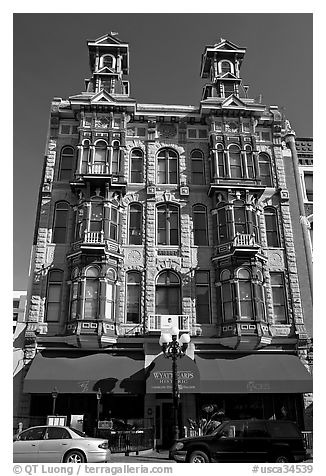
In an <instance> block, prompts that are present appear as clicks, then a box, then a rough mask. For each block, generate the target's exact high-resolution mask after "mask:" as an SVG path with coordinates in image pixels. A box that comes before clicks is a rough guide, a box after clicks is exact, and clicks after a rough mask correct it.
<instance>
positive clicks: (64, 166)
mask: <svg viewBox="0 0 326 476" xmlns="http://www.w3.org/2000/svg"><path fill="white" fill-rule="evenodd" d="M73 162H74V149H73V148H72V147H63V148H62V150H61V158H60V170H59V177H58V180H59V181H62V182H66V181H69V180H71V178H72V172H73Z"/></svg>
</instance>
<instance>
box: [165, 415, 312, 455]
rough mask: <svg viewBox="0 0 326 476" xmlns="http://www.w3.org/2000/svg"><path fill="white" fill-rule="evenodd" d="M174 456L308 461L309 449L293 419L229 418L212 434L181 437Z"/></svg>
mask: <svg viewBox="0 0 326 476" xmlns="http://www.w3.org/2000/svg"><path fill="white" fill-rule="evenodd" d="M170 458H171V459H174V460H175V461H178V462H187V463H210V462H216V463H222V462H223V463H224V462H232V463H237V462H251V463H256V462H257V463H258V462H275V463H287V462H292V461H303V460H305V459H306V450H305V445H304V439H303V437H302V434H301V432H300V430H299V429H298V428H297V426H296V425H295V423H293V422H291V421H283V420H229V421H225V422H224V423H222V424H221V425H219V426H218V427H217V428H216V429H215V430H214V431H213V433H211V434H210V435H205V436H196V437H191V438H182V439H179V440H177V441H176V442H175V443H174V445H173V446H172V448H171V450H170Z"/></svg>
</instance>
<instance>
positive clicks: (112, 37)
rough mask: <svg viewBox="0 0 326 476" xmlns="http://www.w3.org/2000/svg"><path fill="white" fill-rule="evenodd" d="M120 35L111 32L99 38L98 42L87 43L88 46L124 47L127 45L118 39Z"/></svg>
mask: <svg viewBox="0 0 326 476" xmlns="http://www.w3.org/2000/svg"><path fill="white" fill-rule="evenodd" d="M117 35H118V33H115V32H111V33H110V34H109V33H107V34H106V35H103V36H101V37H100V38H97V39H96V40H90V41H88V42H87V45H88V46H107V45H122V44H125V42H124V41H121V40H119V38H117Z"/></svg>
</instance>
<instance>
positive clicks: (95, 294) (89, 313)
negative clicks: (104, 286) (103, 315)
mask: <svg viewBox="0 0 326 476" xmlns="http://www.w3.org/2000/svg"><path fill="white" fill-rule="evenodd" d="M85 274H86V281H85V298H84V319H97V318H98V314H99V275H100V272H99V269H98V268H97V267H95V266H90V267H89V268H87V270H86V273H85Z"/></svg>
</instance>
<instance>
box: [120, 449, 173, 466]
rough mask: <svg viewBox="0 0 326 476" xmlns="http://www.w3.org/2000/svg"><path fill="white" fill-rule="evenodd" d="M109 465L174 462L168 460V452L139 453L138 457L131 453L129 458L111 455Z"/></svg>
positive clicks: (121, 454)
mask: <svg viewBox="0 0 326 476" xmlns="http://www.w3.org/2000/svg"><path fill="white" fill-rule="evenodd" d="M111 463H161V464H170V463H172V464H174V463H175V461H173V460H171V459H169V452H168V451H161V452H158V451H154V450H148V451H140V452H139V455H136V453H134V452H132V453H130V454H129V456H126V455H125V454H124V453H112V455H111Z"/></svg>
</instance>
